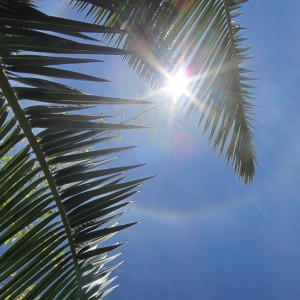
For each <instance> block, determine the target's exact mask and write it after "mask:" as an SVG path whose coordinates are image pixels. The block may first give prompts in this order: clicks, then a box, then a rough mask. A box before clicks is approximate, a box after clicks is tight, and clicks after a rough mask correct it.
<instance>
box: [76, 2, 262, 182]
mask: <svg viewBox="0 0 300 300" xmlns="http://www.w3.org/2000/svg"><path fill="white" fill-rule="evenodd" d="M246 1H247V0H170V1H165V0H139V1H136V0H126V1H120V0H112V1H109V2H107V1H101V0H88V1H83V0H72V1H71V2H72V3H73V5H74V7H75V8H76V9H77V10H78V11H80V12H81V11H84V10H85V11H86V15H87V16H92V17H93V19H94V22H95V23H97V24H103V25H107V26H114V27H116V28H119V29H123V30H126V31H128V32H130V33H131V34H129V35H123V34H121V35H118V36H116V34H114V33H107V34H106V38H107V39H108V40H109V41H111V42H113V43H115V45H117V46H121V47H122V48H123V49H126V50H128V51H134V52H136V53H137V54H138V55H135V56H126V57H124V60H125V61H127V62H128V64H129V66H130V67H132V68H133V69H135V70H136V71H137V73H138V74H139V75H140V76H141V77H142V78H144V79H145V80H146V81H148V82H150V83H151V84H152V85H153V86H159V85H161V84H162V83H163V82H164V81H165V79H166V78H165V76H164V74H165V73H167V74H169V73H174V70H178V69H179V68H184V69H185V70H187V71H188V73H189V74H190V77H191V78H192V80H191V83H190V84H189V87H188V93H187V95H186V97H187V98H188V102H189V105H188V106H187V110H186V117H189V116H190V115H193V114H198V120H199V126H200V125H202V128H203V131H204V132H206V131H209V136H208V140H209V141H210V142H211V143H212V148H213V150H215V151H218V153H219V155H220V154H221V153H222V152H223V151H225V162H226V163H227V164H228V163H231V164H232V166H233V168H234V170H235V172H236V173H237V174H238V176H239V178H241V179H242V180H243V181H244V182H245V183H250V182H251V181H252V180H253V178H254V175H255V164H256V154H255V149H254V146H253V141H252V140H253V133H252V132H251V125H250V121H251V114H252V109H253V104H252V103H250V102H249V99H252V96H251V95H252V94H251V92H250V91H249V89H250V88H251V87H252V86H251V85H249V84H248V82H249V81H251V80H253V78H251V77H249V76H248V73H249V72H250V71H249V70H247V69H245V68H243V66H242V63H243V62H244V61H245V60H246V59H247V58H248V56H247V55H246V54H245V52H246V51H247V50H248V48H244V47H242V46H241V43H242V42H243V41H244V40H245V39H244V38H243V37H242V36H241V34H240V32H241V31H242V29H243V27H242V26H240V25H238V24H236V23H235V22H234V18H236V17H238V16H239V15H240V14H239V13H238V9H239V8H240V7H241V4H242V3H243V2H246Z"/></svg>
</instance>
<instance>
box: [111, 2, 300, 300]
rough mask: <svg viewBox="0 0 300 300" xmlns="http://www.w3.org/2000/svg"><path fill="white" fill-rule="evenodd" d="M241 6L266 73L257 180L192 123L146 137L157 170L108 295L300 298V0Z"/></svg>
mask: <svg viewBox="0 0 300 300" xmlns="http://www.w3.org/2000/svg"><path fill="white" fill-rule="evenodd" d="M242 11H243V12H244V13H245V14H244V15H243V16H242V17H241V18H240V19H239V21H240V23H242V25H245V26H246V27H247V28H248V29H247V30H246V31H245V32H244V35H245V36H247V37H249V40H248V41H247V42H246V43H245V44H246V45H250V46H252V47H253V48H252V49H251V50H250V51H249V54H250V55H253V56H254V58H253V59H252V60H251V61H249V62H248V66H249V67H250V68H251V69H253V70H254V71H255V73H254V76H255V77H256V78H258V79H259V81H257V82H256V83H255V85H256V86H257V88H256V90H255V94H256V97H257V100H256V102H255V103H256V104H257V105H258V108H257V110H256V113H257V116H256V122H255V123H254V125H255V135H256V142H255V145H256V147H257V153H258V158H259V164H260V167H259V168H258V169H257V175H256V179H255V181H254V183H253V184H252V185H251V186H250V187H245V186H244V185H243V184H242V183H241V182H239V181H238V180H237V179H236V178H235V177H234V175H233V174H232V172H231V171H230V170H229V168H226V167H225V166H224V164H223V163H222V161H221V159H218V158H217V156H216V155H215V154H213V153H211V152H210V150H209V147H208V146H207V145H206V141H205V137H201V135H200V132H198V131H197V130H194V129H193V128H194V126H193V125H192V122H190V126H187V127H180V126H175V123H173V129H170V128H168V129H167V130H170V131H168V132H171V134H170V133H169V135H170V136H171V137H172V138H174V139H175V142H174V143H173V144H172V145H168V144H167V143H164V142H160V141H159V140H158V139H153V138H152V140H151V139H150V138H149V139H147V141H145V142H144V148H142V149H140V148H139V149H138V150H137V151H136V157H137V158H138V159H139V160H141V161H145V160H146V161H148V162H149V163H150V166H148V167H147V171H148V170H150V171H149V172H150V173H151V172H153V173H159V177H158V178H156V179H155V180H153V181H152V182H149V183H147V184H146V185H145V186H144V187H143V189H142V192H141V193H140V194H139V196H138V198H137V201H136V203H135V205H134V206H133V207H132V210H131V212H130V214H131V216H132V215H133V216H134V217H135V216H136V218H138V219H142V220H143V223H142V224H140V225H139V226H136V227H135V228H133V229H131V230H130V231H127V232H124V233H123V236H122V239H125V240H129V241H130V244H129V245H127V246H126V247H124V248H123V249H122V252H123V257H124V259H125V263H124V264H123V265H122V266H121V268H120V271H119V272H118V273H119V279H118V282H119V283H120V287H119V288H118V289H116V290H115V291H114V292H113V294H112V295H111V296H110V297H108V299H111V300H125V299H126V300H127V299H128V300H129V299H130V300H140V299H143V300H148V299H149V300H150V299H151V300H153V299H164V300H171V299H172V300H179V299H185V300H199V299H200V300H287V299H288V300H298V299H300V276H299V273H300V218H299V215H300V197H299V196H300V192H299V179H300V176H299V174H300V163H299V161H300V160H299V154H300V139H299V137H300V136H299V130H300V126H299V125H300V118H299V117H300V105H299V99H300V97H299V95H300V92H299V78H300V60H299V58H300V33H299V29H300V18H299V12H300V2H299V1H298V0H290V1H274V0H259V1H255V0H252V1H249V2H248V3H246V4H245V5H244V7H243V9H242ZM170 126H171V127H172V125H170ZM174 128H176V130H175V129H174ZM164 129H166V128H164ZM153 141H154V143H153ZM131 216H130V218H131ZM134 217H133V218H134Z"/></svg>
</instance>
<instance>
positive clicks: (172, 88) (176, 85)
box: [166, 68, 190, 100]
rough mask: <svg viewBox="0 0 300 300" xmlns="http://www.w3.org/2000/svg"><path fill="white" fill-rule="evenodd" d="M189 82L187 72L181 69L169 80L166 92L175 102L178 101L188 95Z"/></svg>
mask: <svg viewBox="0 0 300 300" xmlns="http://www.w3.org/2000/svg"><path fill="white" fill-rule="evenodd" d="M189 82H190V80H189V78H188V76H187V74H186V72H185V71H184V70H183V69H182V68H180V69H179V70H178V71H177V72H176V74H175V75H173V76H170V77H169V78H168V85H167V86H166V91H167V92H168V93H169V94H171V95H172V98H173V99H174V100H177V99H179V98H180V97H181V96H182V95H183V94H185V93H186V91H187V87H188V84H189Z"/></svg>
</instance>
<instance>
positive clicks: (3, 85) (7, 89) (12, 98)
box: [0, 65, 84, 299]
mask: <svg viewBox="0 0 300 300" xmlns="http://www.w3.org/2000/svg"><path fill="white" fill-rule="evenodd" d="M0 89H1V90H2V93H3V95H4V96H5V98H6V100H7V102H8V103H9V105H10V107H11V109H12V111H13V113H14V115H15V117H16V119H17V120H18V122H19V125H20V127H21V128H22V130H23V133H24V135H25V136H26V138H27V140H28V143H29V144H30V146H31V148H32V150H33V152H34V153H35V155H36V158H37V160H38V162H39V164H40V167H41V170H42V171H43V173H44V175H45V179H46V180H47V182H48V185H49V188H50V191H51V193H52V195H53V198H54V200H55V203H56V206H57V208H58V211H59V214H60V217H61V220H62V223H63V226H64V229H65V232H66V236H67V239H68V244H69V246H70V250H71V254H72V259H73V263H74V269H75V273H76V278H77V281H78V283H79V286H78V290H79V295H80V299H84V295H83V291H82V288H81V287H82V284H81V274H80V267H79V264H78V261H77V255H76V250H75V245H74V242H73V238H72V234H71V229H70V226H69V222H68V219H67V216H66V213H65V210H64V208H63V205H62V202H61V199H60V197H59V193H58V191H57V187H56V184H55V181H54V178H53V176H52V174H51V171H50V168H49V165H48V163H47V161H46V158H45V156H44V154H43V152H42V150H41V148H40V146H39V144H38V142H37V140H36V138H35V136H34V134H33V132H32V130H31V126H30V124H29V122H28V119H27V118H26V116H25V114H24V111H23V109H22V107H21V106H20V104H19V102H18V99H17V97H16V95H15V93H14V91H13V88H12V87H11V85H10V83H9V81H8V79H7V77H6V75H5V72H4V70H3V68H2V65H0Z"/></svg>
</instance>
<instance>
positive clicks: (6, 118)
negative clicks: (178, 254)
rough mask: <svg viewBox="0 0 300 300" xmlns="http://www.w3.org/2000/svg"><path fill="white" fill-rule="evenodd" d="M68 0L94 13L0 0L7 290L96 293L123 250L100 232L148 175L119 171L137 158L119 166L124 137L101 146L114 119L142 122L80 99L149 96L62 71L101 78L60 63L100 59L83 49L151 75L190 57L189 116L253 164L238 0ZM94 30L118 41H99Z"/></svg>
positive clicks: (240, 161) (12, 293)
mask: <svg viewBox="0 0 300 300" xmlns="http://www.w3.org/2000/svg"><path fill="white" fill-rule="evenodd" d="M71 2H73V4H74V5H75V6H76V7H77V8H78V9H79V10H80V11H81V10H84V9H85V8H87V9H88V12H87V14H88V15H93V16H94V18H95V22H96V23H97V24H89V23H86V22H79V21H73V20H70V19H65V18H58V17H52V16H48V15H46V14H44V13H42V12H41V11H39V10H37V9H36V8H35V6H34V5H33V1H30V0H10V1H6V0H0V40H1V42H0V43H1V46H0V59H1V65H0V88H1V94H0V124H1V129H0V140H1V145H0V158H1V170H0V190H1V195H2V199H1V203H0V224H1V227H0V233H1V236H0V243H1V244H3V243H6V242H7V241H14V242H13V243H10V246H9V248H8V249H7V251H6V252H5V253H4V254H3V255H2V256H1V258H0V270H1V273H0V281H1V282H2V286H1V290H0V293H1V298H3V299H6V298H7V297H10V298H11V299H16V298H18V297H20V295H22V297H23V296H24V299H35V298H37V297H41V298H42V299H102V298H103V297H104V296H105V295H106V294H108V293H109V292H110V291H111V290H113V289H114V287H110V283H111V282H112V281H113V280H114V278H111V277H110V274H111V273H112V271H113V270H114V269H116V268H117V267H118V266H119V264H120V263H117V264H114V265H112V264H111V262H112V261H113V260H114V259H115V258H116V257H117V256H118V254H114V255H111V254H110V252H111V251H113V250H115V249H117V248H119V247H120V246H121V245H122V243H116V244H113V245H110V244H109V245H107V244H106V243H105V244H102V243H104V242H106V240H108V239H109V238H110V237H112V236H113V235H114V234H116V233H117V232H118V231H121V230H123V229H126V228H128V227H130V226H132V225H134V224H135V223H136V222H135V223H130V224H121V225H120V224H118V223H115V220H116V219H118V218H119V217H120V216H121V215H122V214H123V213H124V207H125V206H126V205H127V204H128V203H129V201H128V199H127V198H128V197H130V196H132V195H134V194H135V193H136V192H137V189H138V188H139V186H140V185H141V184H142V183H143V182H144V181H145V180H147V179H148V178H149V177H145V178H140V179H133V180H127V181H126V180H125V179H124V177H125V175H124V173H125V172H128V171H130V170H132V169H134V168H137V167H141V166H142V165H128V166H119V165H117V166H116V163H115V160H116V157H115V156H114V154H115V153H117V152H120V151H126V150H130V149H131V148H132V147H131V146H128V147H105V146H103V144H104V142H106V141H108V140H110V139H112V138H113V135H112V131H113V130H124V129H136V128H139V126H133V125H125V124H115V123H109V122H108V121H107V120H108V119H106V117H107V116H106V115H105V114H103V115H98V116H95V115H93V114H89V113H88V112H87V113H84V112H83V111H82V110H83V109H88V108H90V107H91V106H93V105H107V104H143V103H145V102H144V101H137V100H132V99H123V98H109V97H103V96H98V95H91V94H87V93H85V92H83V91H80V90H78V89H76V88H74V87H73V86H68V85H66V84H63V83H61V82H57V81H56V80H57V79H59V80H61V79H71V80H87V81H94V82H106V81H107V80H106V79H105V78H98V77H95V76H91V75H88V74H83V73H81V72H78V71H73V70H72V71H71V70H69V69H63V68H61V67H57V66H61V65H72V64H73V65H78V64H81V63H90V62H97V63H98V62H99V63H100V62H101V61H99V60H97V59H94V58H82V57H80V56H81V55H82V54H84V55H89V56H92V55H94V54H102V55H119V56H122V57H123V58H124V60H126V61H127V62H128V63H129V65H130V66H131V67H132V68H134V69H135V70H136V71H137V72H138V73H139V74H140V75H141V77H142V78H144V79H145V80H147V81H149V82H150V83H151V84H152V85H153V86H159V85H160V84H162V82H163V80H164V72H172V71H173V70H175V69H176V68H179V67H181V66H183V67H184V68H186V69H189V70H190V72H191V74H192V77H193V82H191V83H190V86H189V92H190V95H189V100H191V102H190V105H189V107H188V110H187V113H186V114H187V116H189V115H191V114H194V113H196V112H198V111H200V117H199V124H200V123H202V122H204V126H203V129H204V131H206V130H208V129H209V128H210V134H209V139H210V140H213V148H214V149H215V150H218V151H219V153H221V152H222V151H223V149H225V148H226V155H225V160H226V162H227V163H228V162H232V164H233V165H234V168H235V170H236V171H237V173H238V174H239V176H240V177H241V178H242V179H243V180H244V181H245V182H247V183H249V182H250V181H251V180H252V178H253V176H254V164H255V151H254V149H253V146H252V133H251V131H250V125H249V113H250V111H251V108H252V105H251V104H250V103H248V102H247V101H246V99H247V98H250V93H249V92H248V88H249V87H248V85H247V84H246V83H245V81H248V80H249V79H250V78H248V77H246V76H245V75H243V74H244V72H245V70H244V69H243V68H242V67H240V63H241V62H242V61H243V60H244V59H246V56H245V55H244V54H243V52H244V50H245V49H243V48H241V49H240V48H239V44H240V42H241V41H242V38H241V37H240V36H239V31H240V30H241V29H242V28H241V27H240V26H238V25H235V24H234V23H233V21H232V18H233V17H234V14H235V13H234V11H235V10H236V9H237V8H238V7H239V4H240V3H242V2H244V1H229V0H224V1H221V0H220V1H217V0H215V1H212V0H206V1H179V0H176V1H175V0H173V1H172V0H170V1H162V0H161V1H150V0H140V1H131V0H129V1H120V0H112V1H109V2H107V1H102V0H97V1H96V0H94V1H93V0H87V1H71ZM92 33H101V34H103V35H104V36H105V37H106V38H108V39H110V40H111V41H112V42H114V43H115V45H114V46H113V47H107V46H103V45H99V44H98V43H97V39H96V38H95V37H92V36H91V35H90V34H92ZM83 40H85V41H84V42H83ZM51 78H55V79H51ZM26 100H30V104H29V105H28V101H26ZM32 103H35V104H32ZM99 118H101V119H103V120H105V121H104V122H99V121H98V120H99ZM22 143H23V144H22ZM92 145H97V146H95V147H97V148H95V149H94V150H91V151H89V152H85V149H86V148H88V147H90V146H92ZM11 149H14V151H15V152H16V153H15V155H14V156H10V155H9V153H10V151H11ZM113 161H114V162H113ZM107 164H111V166H110V167H109V168H106V167H105V166H106V165H107ZM112 164H113V165H112ZM17 237H18V239H17V240H16V238H17Z"/></svg>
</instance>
